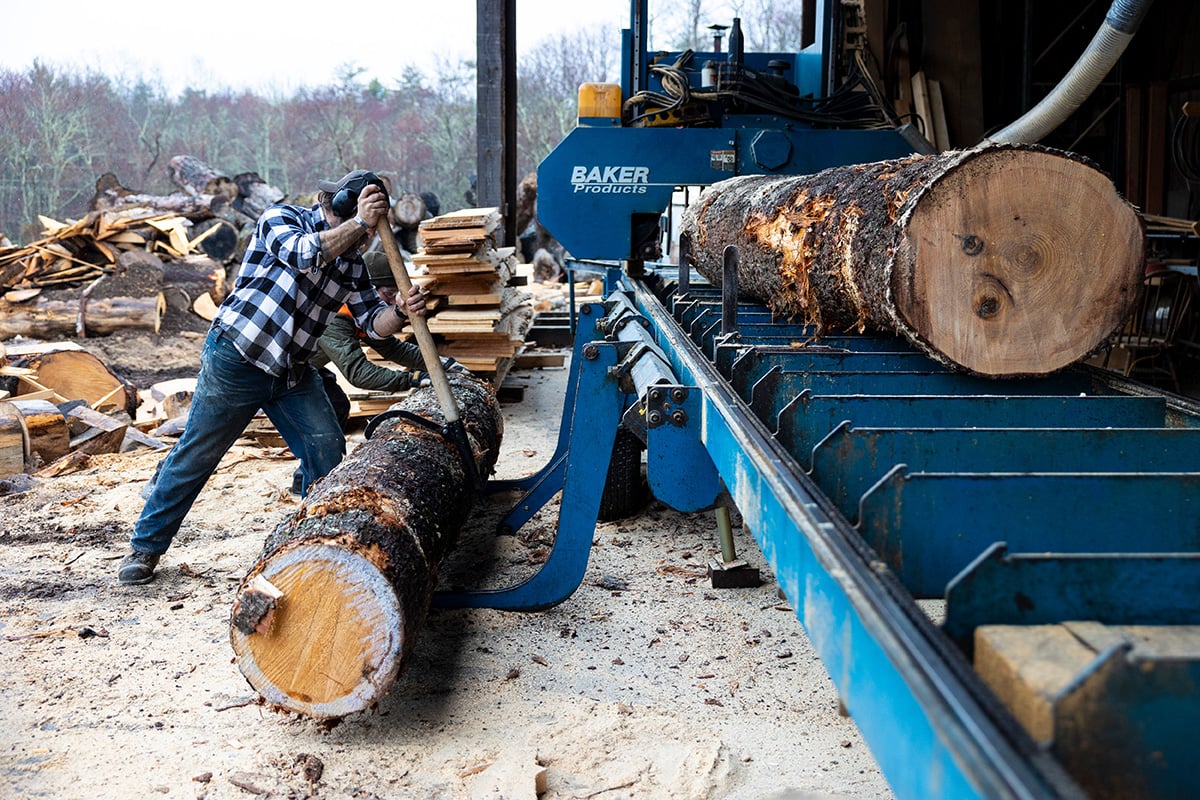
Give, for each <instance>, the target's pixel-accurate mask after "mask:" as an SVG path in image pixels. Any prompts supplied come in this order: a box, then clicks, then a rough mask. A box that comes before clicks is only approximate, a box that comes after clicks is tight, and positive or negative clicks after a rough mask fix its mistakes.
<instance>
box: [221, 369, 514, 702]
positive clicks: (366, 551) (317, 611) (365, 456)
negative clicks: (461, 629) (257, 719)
mask: <svg viewBox="0 0 1200 800" xmlns="http://www.w3.org/2000/svg"><path fill="white" fill-rule="evenodd" d="M447 377H448V378H449V380H450V383H451V387H452V389H453V392H454V395H455V396H456V398H457V399H458V403H459V405H460V406H461V409H462V414H461V419H462V421H463V423H464V426H465V427H466V429H467V433H468V436H469V438H470V439H471V442H472V450H473V452H474V456H475V460H476V464H477V465H478V467H479V472H480V474H481V475H485V476H486V475H488V474H490V473H491V472H492V470H493V468H494V466H495V462H496V456H497V454H498V451H499V447H500V440H501V435H502V425H503V423H502V418H501V416H500V408H499V404H498V402H497V400H496V394H495V390H494V389H493V388H492V387H491V385H490V384H488V383H487V382H485V381H482V380H480V379H478V378H475V377H472V376H466V375H461V374H451V375H448V376H447ZM398 405H399V407H400V408H402V409H404V410H406V411H409V412H411V413H414V414H417V415H419V416H422V417H425V418H428V419H430V420H433V421H434V422H436V423H437V424H438V425H439V426H441V425H443V424H444V417H443V416H442V413H441V410H440V409H439V407H438V404H437V398H436V395H435V393H434V392H433V390H432V389H420V390H417V391H416V392H414V393H413V394H412V395H410V396H409V397H408V398H406V399H405V400H404V401H402V402H401V403H400V404H398ZM473 494H474V488H473V487H472V486H470V485H469V483H468V478H467V476H466V474H465V471H464V469H463V464H462V461H461V459H460V457H459V454H458V451H457V450H456V449H455V447H454V444H453V442H452V440H450V439H449V438H448V437H443V436H441V435H440V434H439V433H438V432H436V431H434V430H430V429H428V428H425V427H423V426H421V425H418V424H416V423H413V422H411V421H408V420H403V419H400V420H398V421H396V422H394V423H393V422H388V423H385V424H383V425H380V427H379V428H378V429H377V430H376V431H375V433H374V435H373V436H372V437H371V438H370V439H368V440H367V441H366V442H364V443H363V444H361V445H359V446H358V448H357V449H355V450H354V452H353V453H351V454H350V455H349V456H347V458H346V459H345V460H344V461H343V462H342V463H341V464H340V465H339V466H338V467H337V468H336V469H334V470H333V471H332V472H331V473H330V474H329V475H328V476H326V477H325V478H324V479H323V480H321V481H318V482H317V483H316V484H315V485H314V486H313V487H312V488H311V489H310V492H309V494H308V496H307V497H306V498H305V500H304V502H303V503H302V504H301V506H300V508H299V509H298V510H297V511H296V512H295V514H294V515H293V516H291V517H290V518H289V519H287V520H285V521H284V522H283V523H281V524H280V525H279V526H278V528H276V530H275V531H274V533H272V534H271V536H269V537H268V539H267V541H266V544H265V546H264V548H263V552H262V555H261V556H260V558H259V560H258V562H257V563H256V564H254V566H253V567H252V568H251V569H250V571H249V572H248V573H247V574H246V577H245V578H244V579H243V580H242V583H241V586H240V587H239V589H238V599H237V601H236V602H235V604H234V608H233V613H232V616H231V625H230V641H231V643H232V645H233V650H234V652H235V654H236V661H237V664H238V667H239V669H240V670H241V671H242V674H243V675H244V676H245V677H246V679H247V681H248V682H249V683H250V685H251V686H252V687H254V689H255V690H256V691H258V693H259V694H260V695H262V697H263V698H264V699H265V700H266V701H267V702H268V703H269V704H271V705H273V706H277V707H282V708H285V709H287V710H290V711H295V712H297V713H301V714H305V715H307V716H310V717H314V718H318V719H337V718H341V717H344V716H347V715H349V714H353V713H355V712H359V711H362V710H364V709H368V708H370V707H372V706H373V705H374V704H375V703H376V702H378V701H379V700H380V699H381V698H382V697H383V696H384V695H385V694H386V693H387V691H388V690H389V688H390V687H391V685H392V684H393V682H394V681H395V679H396V677H397V676H398V675H400V674H401V672H402V671H403V669H404V665H405V662H406V660H407V658H408V656H409V653H410V652H411V651H412V648H413V644H414V642H415V640H416V636H417V633H418V631H419V629H420V627H421V624H422V623H423V621H424V619H425V615H426V613H427V611H428V608H429V602H430V598H431V596H432V593H433V589H434V585H435V583H436V580H437V575H438V569H439V567H440V565H441V563H442V561H443V559H444V558H445V557H446V555H447V554H448V553H449V552H450V550H451V548H452V547H453V546H454V544H455V541H456V539H457V536H458V532H459V530H460V529H461V527H462V526H463V524H464V523H465V521H466V519H467V517H468V515H469V513H470V509H471V505H472V501H473V499H474V497H473ZM264 579H265V580H266V581H267V582H268V585H269V586H272V587H274V588H275V589H277V590H278V591H281V592H282V596H281V597H279V598H278V599H277V600H276V599H275V598H274V597H272V596H271V595H272V594H273V592H270V591H267V592H264V591H261V587H262V586H263V584H262V580H264ZM256 628H257V630H256Z"/></svg>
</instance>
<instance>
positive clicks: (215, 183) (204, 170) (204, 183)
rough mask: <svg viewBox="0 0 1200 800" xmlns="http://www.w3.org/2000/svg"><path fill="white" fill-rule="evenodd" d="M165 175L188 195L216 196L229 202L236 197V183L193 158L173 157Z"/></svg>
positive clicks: (168, 163)
mask: <svg viewBox="0 0 1200 800" xmlns="http://www.w3.org/2000/svg"><path fill="white" fill-rule="evenodd" d="M167 175H169V176H170V178H171V182H172V183H174V184H175V185H176V186H178V187H179V188H180V189H183V191H184V192H186V193H187V194H189V195H193V196H194V195H203V194H217V195H221V196H223V197H224V198H225V199H226V200H229V201H231V202H232V201H233V199H234V198H236V197H237V195H238V187H237V184H236V183H234V182H233V181H232V180H230V179H229V178H228V177H227V176H225V175H222V174H221V173H220V172H218V171H217V170H215V169H213V168H212V167H211V166H209V165H208V164H206V163H205V162H203V161H201V160H200V159H198V158H196V157H195V156H173V157H172V158H171V160H170V161H168V162H167Z"/></svg>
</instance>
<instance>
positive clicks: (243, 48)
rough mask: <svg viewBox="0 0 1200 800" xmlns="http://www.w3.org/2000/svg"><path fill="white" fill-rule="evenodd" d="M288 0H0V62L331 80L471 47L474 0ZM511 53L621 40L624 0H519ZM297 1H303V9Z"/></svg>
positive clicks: (206, 79)
mask: <svg viewBox="0 0 1200 800" xmlns="http://www.w3.org/2000/svg"><path fill="white" fill-rule="evenodd" d="M287 5H291V6H292V7H293V8H294V9H297V10H295V11H291V12H288V14H287V15H285V16H281V15H280V10H281V8H282V7H284V6H285V4H284V3H264V2H257V1H256V0H242V2H238V3H229V2H225V1H224V0H207V1H206V0H193V1H192V2H181V0H169V1H168V2H164V0H122V2H117V3H113V2H104V0H58V2H54V3H50V4H49V5H42V4H41V3H39V2H7V3H5V4H4V6H5V7H4V10H3V12H0V22H2V23H3V24H2V27H3V30H4V36H3V44H2V45H0V68H6V69H12V70H17V71H23V70H25V69H27V68H28V67H29V66H31V65H32V64H33V62H34V60H35V59H36V60H39V61H41V62H42V63H44V64H53V65H56V66H72V67H79V68H82V69H88V68H91V69H96V70H97V71H99V72H102V73H104V74H107V75H112V76H121V75H124V76H142V77H146V78H151V79H154V78H158V79H161V80H162V82H163V84H164V85H165V86H166V87H167V89H168V91H169V92H171V93H172V94H177V93H178V92H179V91H180V90H181V89H182V88H184V87H186V86H190V87H193V88H201V89H205V90H208V91H215V90H219V89H223V88H227V87H230V88H235V89H242V88H251V89H255V90H259V91H271V90H280V91H282V92H283V93H285V94H286V93H289V92H291V91H293V90H295V89H297V88H299V87H301V86H323V85H329V84H331V83H333V82H335V80H336V78H337V75H338V74H339V72H340V69H339V67H341V66H342V65H346V64H354V65H356V66H358V67H363V68H365V70H366V75H367V77H373V78H379V79H380V80H381V81H382V82H383V83H384V85H388V84H389V83H391V81H392V80H393V79H394V78H397V77H399V76H400V75H401V74H402V72H403V70H404V67H405V66H407V65H409V64H413V65H416V66H417V67H419V68H420V69H422V70H424V71H426V72H432V70H433V67H434V65H435V58H436V57H437V56H438V55H441V56H444V57H448V58H450V59H451V60H456V59H458V58H469V59H473V58H474V57H475V0H420V1H419V2H418V1H416V0H385V2H352V3H346V2H336V0H335V2H320V3H314V4H311V5H310V4H308V3H294V4H287ZM516 6H517V50H518V54H519V53H521V52H524V51H525V50H527V49H528V48H529V47H531V46H533V45H534V44H536V43H538V42H539V41H541V40H543V39H545V38H546V37H549V36H552V35H554V34H558V33H574V32H576V31H578V30H579V29H581V28H584V27H587V28H595V27H597V26H601V27H607V28H608V29H610V30H611V31H612V35H613V37H614V41H613V46H614V47H617V46H619V44H620V42H619V39H618V38H616V37H618V36H619V32H620V30H621V29H622V28H627V27H629V1H628V0H586V2H579V0H517V3H516ZM299 9H304V10H303V11H301V10H299Z"/></svg>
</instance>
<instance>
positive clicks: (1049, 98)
mask: <svg viewBox="0 0 1200 800" xmlns="http://www.w3.org/2000/svg"><path fill="white" fill-rule="evenodd" d="M1151 2H1152V0H1140V1H1139V0H1116V2H1114V3H1113V4H1112V6H1111V7H1110V8H1109V9H1108V14H1107V15H1106V16H1105V18H1104V23H1103V24H1102V25H1101V26H1100V30H1098V31H1096V35H1095V36H1093V37H1092V41H1091V43H1090V44H1088V46H1087V49H1086V50H1084V51H1083V55H1081V56H1080V57H1079V60H1078V61H1076V62H1075V65H1074V66H1073V67H1071V71H1070V72H1068V73H1067V74H1066V76H1065V77H1064V78H1063V79H1062V80H1061V81H1059V82H1058V85H1057V86H1055V87H1054V89H1052V90H1051V91H1050V94H1048V95H1046V96H1045V97H1044V98H1042V101H1041V102H1040V103H1038V104H1037V105H1036V106H1034V107H1033V108H1031V109H1029V111H1027V112H1026V113H1025V115H1024V116H1022V117H1021V118H1020V119H1018V120H1016V121H1015V122H1012V123H1010V124H1009V125H1008V126H1007V127H1005V128H1003V129H1001V130H999V131H997V132H996V133H994V134H992V135H991V136H988V137H986V139H987V140H988V141H992V142H1026V143H1033V142H1037V141H1039V140H1041V139H1042V138H1043V137H1045V136H1046V135H1047V134H1049V133H1050V132H1051V131H1053V130H1054V129H1055V128H1057V127H1058V126H1059V125H1061V124H1062V123H1063V120H1065V119H1066V118H1067V117H1069V116H1070V115H1071V114H1072V113H1073V112H1074V111H1075V109H1077V108H1079V106H1081V105H1083V101H1084V100H1087V99H1088V97H1089V96H1090V95H1091V93H1092V92H1093V91H1095V89H1096V87H1097V86H1099V85H1100V81H1102V80H1104V76H1105V75H1107V74H1108V73H1109V71H1110V70H1111V69H1112V68H1113V65H1115V64H1116V63H1117V59H1119V58H1120V57H1121V54H1122V53H1124V52H1125V47H1126V46H1127V45H1128V44H1129V40H1130V39H1132V38H1133V34H1134V33H1135V32H1136V31H1137V29H1138V26H1139V25H1141V23H1142V18H1143V17H1144V16H1146V11H1147V10H1148V9H1149V8H1150V3H1151Z"/></svg>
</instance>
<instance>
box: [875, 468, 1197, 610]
mask: <svg viewBox="0 0 1200 800" xmlns="http://www.w3.org/2000/svg"><path fill="white" fill-rule="evenodd" d="M858 530H859V532H860V533H861V534H862V537H863V539H864V540H866V542H867V544H868V545H870V546H871V547H872V549H874V551H875V552H876V553H877V554H878V555H879V558H880V559H881V560H882V561H883V563H885V564H887V565H888V567H889V568H890V569H891V571H892V572H893V573H894V574H895V575H896V576H897V577H898V578H899V579H900V581H901V582H902V583H903V584H904V586H905V587H906V588H907V589H908V591H909V592H911V593H912V595H913V596H914V597H940V596H942V595H943V594H944V592H945V590H946V586H947V584H949V582H950V580H951V579H952V578H953V577H954V576H955V575H957V574H958V573H959V572H960V571H961V570H962V569H963V568H964V567H966V566H967V565H968V564H970V563H971V562H972V561H973V560H974V559H975V558H976V557H977V556H978V555H979V554H980V553H982V552H984V551H985V550H987V548H988V547H990V546H991V545H992V544H994V543H995V542H1007V543H1008V548H1009V550H1010V551H1011V552H1014V553H1019V552H1028V553H1035V552H1058V553H1089V552H1118V553H1119V552H1126V553H1138V552H1141V553H1182V552H1192V551H1200V474H1197V473H1109V474H1065V473H1027V474H1020V475H1018V474H974V473H953V474H946V473H919V472H918V473H907V472H906V471H905V468H904V467H903V466H898V467H896V468H894V469H893V470H892V471H891V472H889V473H888V474H887V475H886V476H884V477H883V478H881V479H880V480H879V482H878V483H876V484H875V485H874V486H873V487H871V489H870V490H868V491H867V493H866V494H865V495H863V498H862V502H861V503H860V505H859V512H858ZM1148 532H1153V535H1152V536H1148V535H1147V533H1148Z"/></svg>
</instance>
